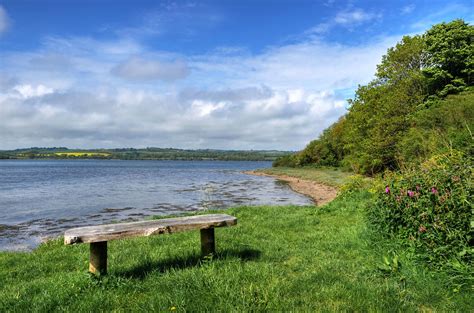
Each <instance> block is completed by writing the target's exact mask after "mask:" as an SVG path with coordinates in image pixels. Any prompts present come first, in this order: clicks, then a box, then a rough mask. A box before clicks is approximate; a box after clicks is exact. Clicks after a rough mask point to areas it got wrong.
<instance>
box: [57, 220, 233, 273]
mask: <svg viewBox="0 0 474 313" xmlns="http://www.w3.org/2000/svg"><path fill="white" fill-rule="evenodd" d="M236 224H237V218H235V217H233V216H230V215H227V214H208V215H198V216H189V217H178V218H167V219H160V220H151V221H144V222H133V223H120V224H108V225H98V226H86V227H79V228H73V229H70V230H67V231H66V232H65V233H64V244H66V245H72V244H79V243H90V258H89V272H91V273H94V274H101V275H104V274H106V273H107V241H110V240H116V239H124V238H133V237H142V236H153V235H161V234H172V233H177V232H182V231H188V230H195V229H200V230H201V252H202V254H203V256H205V255H209V254H211V253H215V239H214V228H215V227H225V226H234V225H236Z"/></svg>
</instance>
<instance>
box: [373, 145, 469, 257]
mask: <svg viewBox="0 0 474 313" xmlns="http://www.w3.org/2000/svg"><path fill="white" fill-rule="evenodd" d="M472 162H473V159H472V157H468V156H464V155H463V154H462V153H461V152H457V151H451V152H450V153H447V154H442V155H438V156H434V157H432V158H430V159H429V160H428V161H426V162H424V163H423V164H422V165H421V166H415V167H412V168H409V169H406V170H404V171H402V172H401V173H392V172H390V173H387V174H386V175H385V177H384V179H383V182H384V185H385V187H383V185H382V187H381V188H380V187H379V189H378V190H377V193H376V201H375V203H374V205H372V206H370V207H369V209H368V220H369V222H370V224H371V225H372V226H373V227H374V228H375V229H376V230H377V231H378V232H379V233H380V234H383V235H384V234H388V235H390V236H394V237H397V238H401V239H402V240H404V241H405V242H406V243H407V244H409V245H410V246H412V247H413V248H415V249H416V252H417V253H421V254H422V255H423V256H424V257H425V258H426V259H427V260H428V261H430V262H433V263H436V264H441V265H443V264H449V263H450V262H451V263H453V262H454V263H457V262H461V263H465V264H471V265H474V264H473V257H474V254H473V252H474V251H473V249H472V246H470V245H471V244H472V241H473V239H474V238H473V237H472V228H471V227H472V223H473V222H474V220H473V213H474V212H473V208H472V207H473V206H472V203H471V201H472V199H473V196H474V189H473V181H472V178H473V174H474V173H473V170H472V167H471V166H468V165H469V164H472Z"/></svg>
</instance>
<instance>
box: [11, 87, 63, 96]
mask: <svg viewBox="0 0 474 313" xmlns="http://www.w3.org/2000/svg"><path fill="white" fill-rule="evenodd" d="M13 90H14V91H16V92H18V93H19V94H20V96H21V97H22V98H23V99H28V98H33V97H42V96H44V95H47V94H50V93H53V92H54V90H53V88H48V87H46V86H44V85H38V86H32V85H17V86H15V87H13Z"/></svg>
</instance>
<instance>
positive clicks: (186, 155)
mask: <svg viewBox="0 0 474 313" xmlns="http://www.w3.org/2000/svg"><path fill="white" fill-rule="evenodd" d="M291 153H292V152H289V151H276V150H214V149H202V150H184V149H174V148H145V149H134V148H121V149H90V150H83V149H68V148H66V147H53V148H40V147H33V148H26V149H16V150H4V151H0V159H120V160H222V161H274V160H275V159H276V158H278V157H282V156H285V155H289V154H291Z"/></svg>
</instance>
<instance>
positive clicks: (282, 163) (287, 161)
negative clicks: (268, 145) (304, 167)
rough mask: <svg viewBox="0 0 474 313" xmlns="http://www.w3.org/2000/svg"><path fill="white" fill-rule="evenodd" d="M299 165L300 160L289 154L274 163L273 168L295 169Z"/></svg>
mask: <svg viewBox="0 0 474 313" xmlns="http://www.w3.org/2000/svg"><path fill="white" fill-rule="evenodd" d="M297 165H298V160H297V158H296V156H295V155H294V154H288V155H284V156H281V157H278V158H277V159H276V160H275V161H273V164H272V166H273V167H295V166H297Z"/></svg>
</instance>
